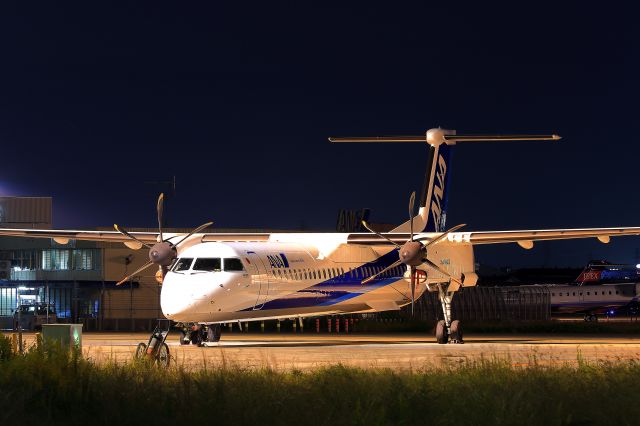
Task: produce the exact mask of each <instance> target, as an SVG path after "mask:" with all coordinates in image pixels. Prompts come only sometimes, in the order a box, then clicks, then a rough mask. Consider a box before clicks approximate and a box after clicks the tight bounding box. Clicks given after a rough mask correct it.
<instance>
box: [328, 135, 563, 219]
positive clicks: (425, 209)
mask: <svg viewBox="0 0 640 426" xmlns="http://www.w3.org/2000/svg"><path fill="white" fill-rule="evenodd" d="M559 139H560V136H558V135H457V134H456V131H455V130H444V129H440V128H438V129H430V130H428V131H427V134H426V137H425V136H388V137H373V138H371V137H364V138H362V137H355V138H329V141H331V142H427V143H428V144H429V159H428V161H427V170H426V173H425V180H424V185H423V188H422V193H421V195H420V210H419V212H418V215H417V216H416V217H414V218H413V229H414V231H415V232H444V231H445V224H446V220H447V199H448V195H447V194H448V189H449V177H450V176H451V158H452V151H453V145H455V144H456V143H457V142H494V141H495V142H498V141H542V140H559ZM410 223H411V222H410V221H407V222H405V223H403V224H402V225H400V226H398V227H397V228H395V229H393V230H392V231H391V232H409V228H410Z"/></svg>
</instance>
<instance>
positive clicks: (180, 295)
mask: <svg viewBox="0 0 640 426" xmlns="http://www.w3.org/2000/svg"><path fill="white" fill-rule="evenodd" d="M172 281H174V280H172V279H171V278H170V277H169V276H168V275H167V277H165V280H164V283H163V285H162V292H161V293H160V307H161V308H162V313H163V314H164V316H165V317H167V318H168V319H171V320H175V321H180V319H181V317H183V316H184V314H186V313H187V312H188V311H189V309H190V308H191V305H192V304H193V300H192V299H191V298H190V297H188V292H185V291H181V289H180V288H179V287H180V286H179V283H176V282H172Z"/></svg>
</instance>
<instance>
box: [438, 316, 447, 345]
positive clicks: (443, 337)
mask: <svg viewBox="0 0 640 426" xmlns="http://www.w3.org/2000/svg"><path fill="white" fill-rule="evenodd" d="M448 341H449V333H448V332H447V324H446V323H445V322H444V320H440V321H438V324H436V342H438V343H439V344H441V345H444V344H446V343H447V342H448Z"/></svg>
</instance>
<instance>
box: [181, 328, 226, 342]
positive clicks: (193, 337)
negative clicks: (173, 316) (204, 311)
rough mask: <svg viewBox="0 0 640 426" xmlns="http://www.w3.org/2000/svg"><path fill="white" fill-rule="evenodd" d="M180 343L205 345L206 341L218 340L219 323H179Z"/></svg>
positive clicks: (219, 333) (219, 334) (220, 329)
mask: <svg viewBox="0 0 640 426" xmlns="http://www.w3.org/2000/svg"><path fill="white" fill-rule="evenodd" d="M179 327H180V344H181V345H188V344H192V345H198V346H206V344H207V343H216V342H218V341H220V336H221V334H222V326H221V325H220V324H180V325H179Z"/></svg>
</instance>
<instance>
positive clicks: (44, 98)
mask: <svg viewBox="0 0 640 426" xmlns="http://www.w3.org/2000/svg"><path fill="white" fill-rule="evenodd" d="M523 5H524V3H518V6H519V7H515V6H514V5H512V6H507V7H505V6H501V7H500V8H495V9H494V8H487V7H486V4H485V3H482V4H481V5H479V4H477V3H476V4H475V5H474V4H471V5H464V4H463V3H455V5H454V6H451V7H445V6H437V7H432V6H424V5H423V6H402V5H394V4H393V3H390V2H385V3H380V4H376V3H375V2H367V3H362V4H359V5H353V6H351V7H343V6H341V7H329V6H326V5H324V4H323V3H317V4H316V5H310V4H304V5H302V4H298V3H292V4H287V5H283V6H274V5H272V4H269V5H268V6H267V7H265V6H264V5H263V6H260V7H256V6H255V5H251V4H249V3H242V4H241V7H238V8H227V7H220V6H219V5H218V4H217V3H216V4H215V5H211V4H209V5H204V4H185V5H181V4H177V3H173V4H171V5H169V4H168V3H161V2H149V3H146V4H143V3H136V5H135V6H132V5H125V6H122V7H116V6H107V5H104V4H102V5H98V4H94V2H88V3H84V4H78V5H75V6H65V7H61V6H60V5H53V4H50V3H45V2H42V4H37V3H29V4H26V3H24V2H20V3H19V5H18V6H16V5H10V4H9V3H4V4H3V5H2V6H0V38H1V40H2V43H1V44H0V58H1V60H2V62H1V66H0V78H1V81H2V83H1V85H0V88H1V89H0V90H1V96H0V141H2V144H1V146H2V158H3V160H4V161H3V162H2V166H3V167H2V168H1V169H0V192H1V193H2V194H4V195H51V196H53V197H54V214H55V217H54V223H55V225H56V226H57V227H74V228H77V227H90V226H104V225H109V224H112V223H113V222H118V223H122V224H126V225H129V226H153V225H154V221H155V212H154V202H155V198H156V197H157V193H158V192H159V191H160V190H161V189H163V188H160V187H158V186H155V185H150V184H146V183H145V182H149V181H159V180H167V179H169V178H170V177H171V176H173V175H176V176H177V196H176V197H175V198H174V199H173V200H170V201H169V205H168V206H167V210H168V215H169V219H170V222H171V224H172V225H175V226H185V227H186V226H196V225H198V224H200V223H202V222H204V221H206V220H208V219H213V220H214V221H215V222H216V224H217V225H218V226H220V227H273V228H298V229H299V228H300V227H302V226H304V227H306V228H309V229H331V228H332V227H333V226H334V224H335V220H336V213H337V210H338V209H340V208H349V207H352V208H360V207H369V208H371V209H372V210H373V216H372V219H373V221H379V222H390V223H396V222H397V223H400V222H402V221H404V220H406V218H405V216H406V204H407V198H408V195H409V193H410V192H411V191H412V190H419V189H420V188H421V184H422V175H423V173H424V164H425V158H426V147H424V146H420V145H409V144H402V145H331V144H329V143H328V142H327V139H326V138H327V137H328V136H343V135H345V136H353V135H393V134H420V133H423V132H424V131H425V130H426V129H428V128H430V127H435V126H442V127H445V128H453V129H457V130H458V131H459V132H461V133H462V132H467V133H490V132H498V133H549V132H553V133H558V134H560V135H562V136H563V138H564V139H563V140H562V141H561V142H560V143H555V144H554V143H519V144H514V143H512V144H484V145H479V144H478V145H464V146H463V145H460V146H459V147H457V149H456V153H455V159H454V164H453V168H452V170H453V173H454V174H453V177H452V182H451V183H452V187H451V192H450V203H449V214H448V219H449V225H451V226H453V225H454V224H457V223H461V222H464V223H467V224H468V225H469V226H468V229H469V230H489V229H496V230H497V229H513V228H524V229H530V228H548V227H584V226H589V227H591V226H619V225H628V226H630V225H640V218H639V217H638V214H637V212H638V207H640V202H639V201H638V200H637V195H636V194H637V189H636V188H637V186H638V178H637V173H636V169H637V158H638V155H639V154H640V146H639V144H638V142H637V139H638V134H640V132H639V131H638V129H637V127H638V118H637V115H638V108H637V106H636V103H637V99H638V95H639V94H640V90H639V86H638V78H639V77H638V75H640V73H639V71H640V69H639V68H640V67H639V65H640V58H639V51H638V45H637V40H639V39H640V37H638V36H639V34H638V30H637V29H636V27H637V24H636V23H635V22H634V20H635V16H637V15H636V13H635V12H636V11H635V10H629V9H619V8H614V7H609V8H603V6H602V5H600V6H599V7H597V8H596V7H590V6H587V5H586V4H585V3H578V2H575V3H573V2H572V3H570V4H569V3H567V4H565V5H555V6H554V7H552V8H544V7H542V6H540V5H539V4H537V3H531V4H530V5H529V6H527V7H523ZM636 247H640V239H638V238H627V239H625V240H624V241H623V240H615V239H614V240H613V243H612V244H610V245H609V246H603V245H599V244H596V243H593V242H580V243H553V244H541V245H540V246H537V247H535V248H534V249H533V250H532V251H530V252H524V251H523V250H521V249H519V248H517V247H514V246H509V247H505V248H500V249H480V250H479V252H478V258H479V260H481V261H485V262H488V263H492V264H495V265H506V264H509V265H520V264H522V265H537V264H545V263H546V264H547V265H554V264H557V265H579V264H581V263H582V262H584V261H586V260H587V258H588V257H603V258H608V259H610V260H612V261H616V262H633V261H635V257H636Z"/></svg>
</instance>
